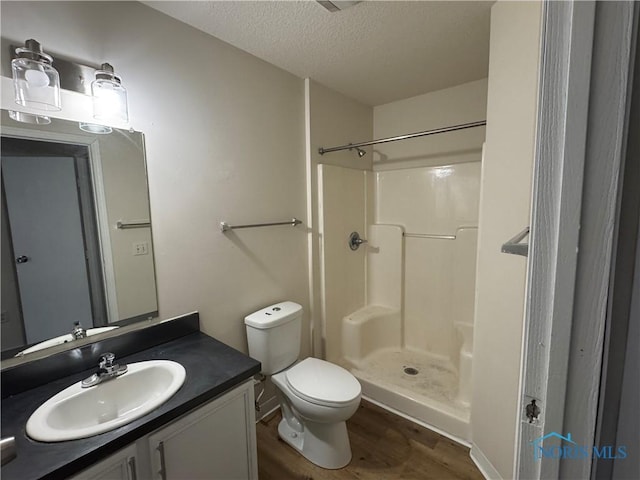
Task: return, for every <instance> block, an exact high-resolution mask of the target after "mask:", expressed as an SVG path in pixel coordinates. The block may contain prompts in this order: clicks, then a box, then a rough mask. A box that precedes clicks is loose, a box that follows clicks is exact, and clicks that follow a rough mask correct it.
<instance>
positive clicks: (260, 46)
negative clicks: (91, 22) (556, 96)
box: [143, 1, 493, 105]
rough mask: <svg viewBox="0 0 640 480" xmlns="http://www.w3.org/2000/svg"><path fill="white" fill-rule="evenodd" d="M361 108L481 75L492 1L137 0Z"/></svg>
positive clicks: (485, 65)
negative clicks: (342, 6) (342, 4)
mask: <svg viewBox="0 0 640 480" xmlns="http://www.w3.org/2000/svg"><path fill="white" fill-rule="evenodd" d="M143 3H145V4H146V5H149V6H150V7H152V8H154V9H156V10H159V11H161V12H163V13H165V14H167V15H169V16H171V17H174V18H176V19H178V20H181V21H182V22H185V23H187V24H189V25H192V26H194V27H196V28H198V29H200V30H203V31H204V32H207V33H209V34H211V35H213V36H214V37H217V38H219V39H221V40H223V41H225V42H227V43H230V44H231V45H234V46H236V47H238V48H240V49H242V50H245V51H247V52H249V53H251V54H253V55H255V56H256V57H259V58H261V59H263V60H266V61H267V62H269V63H272V64H274V65H277V66H278V67H280V68H282V69H284V70H287V71H289V72H291V73H293V74H295V75H297V76H299V77H302V78H305V77H310V78H312V79H314V80H316V81H317V82H319V83H321V84H323V85H325V86H327V87H329V88H332V89H334V90H336V91H338V92H341V93H343V94H345V95H347V96H349V97H351V98H354V99H356V100H359V101H360V102H362V103H365V104H367V105H381V104H384V103H388V102H392V101H395V100H399V99H402V98H408V97H412V96H414V95H419V94H422V93H426V92H430V91H433V90H438V89H441V88H446V87H450V86H454V85H459V84H461V83H465V82H470V81H472V80H477V79H480V78H483V77H486V76H487V71H488V63H489V17H490V9H491V5H492V4H493V2H483V1H471V2H456V1H450V2H426V1H413V2H405V1H386V2H378V1H367V2H361V3H359V4H357V5H354V6H352V7H350V8H348V9H346V10H343V11H339V12H333V13H332V12H329V11H327V10H326V9H325V8H324V7H322V6H321V5H320V4H318V3H317V2H315V1H217V2H191V1H187V2H185V1H151V2H143Z"/></svg>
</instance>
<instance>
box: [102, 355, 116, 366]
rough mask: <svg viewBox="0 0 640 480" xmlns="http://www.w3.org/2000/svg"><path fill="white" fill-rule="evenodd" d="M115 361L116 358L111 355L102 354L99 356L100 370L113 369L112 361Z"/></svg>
mask: <svg viewBox="0 0 640 480" xmlns="http://www.w3.org/2000/svg"><path fill="white" fill-rule="evenodd" d="M115 359H116V356H115V355H114V354H113V353H111V352H107V353H103V354H102V355H100V368H104V369H109V368H112V367H113V361H114V360H115Z"/></svg>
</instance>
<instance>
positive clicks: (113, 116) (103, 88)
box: [91, 63, 129, 123]
mask: <svg viewBox="0 0 640 480" xmlns="http://www.w3.org/2000/svg"><path fill="white" fill-rule="evenodd" d="M91 95H92V96H93V117H94V118H95V119H96V120H100V121H101V122H104V123H112V122H116V123H127V122H128V121H129V111H128V106H127V90H126V88H124V87H123V86H122V79H121V78H120V76H119V75H116V74H115V73H114V71H113V67H112V66H111V65H110V64H108V63H103V64H102V67H101V69H100V70H97V71H96V79H95V80H94V81H93V82H91Z"/></svg>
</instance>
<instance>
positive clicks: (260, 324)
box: [244, 302, 302, 329]
mask: <svg viewBox="0 0 640 480" xmlns="http://www.w3.org/2000/svg"><path fill="white" fill-rule="evenodd" d="M301 312H302V306H301V305H298V304H297V303H295V302H280V303H276V304H274V305H269V306H268V307H265V308H263V309H262V310H258V311H257V312H254V313H252V314H251V315H247V316H246V317H244V323H245V325H249V326H250V327H253V328H259V329H265V328H272V327H276V326H278V325H282V324H284V323H287V322H290V321H291V320H293V319H294V318H296V317H297V316H299V315H300V313H301Z"/></svg>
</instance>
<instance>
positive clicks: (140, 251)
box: [133, 242, 149, 255]
mask: <svg viewBox="0 0 640 480" xmlns="http://www.w3.org/2000/svg"><path fill="white" fill-rule="evenodd" d="M148 254H149V242H136V243H134V244H133V255H148Z"/></svg>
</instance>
